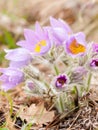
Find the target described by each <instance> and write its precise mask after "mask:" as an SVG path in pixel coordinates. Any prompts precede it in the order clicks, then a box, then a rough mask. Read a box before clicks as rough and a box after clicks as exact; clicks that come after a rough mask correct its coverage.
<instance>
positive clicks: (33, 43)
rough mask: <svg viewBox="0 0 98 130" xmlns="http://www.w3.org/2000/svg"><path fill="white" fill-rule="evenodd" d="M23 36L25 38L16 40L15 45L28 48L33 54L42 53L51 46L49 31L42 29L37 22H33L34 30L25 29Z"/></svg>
mask: <svg viewBox="0 0 98 130" xmlns="http://www.w3.org/2000/svg"><path fill="white" fill-rule="evenodd" d="M24 36H25V40H23V41H19V42H17V45H19V46H21V47H23V48H26V49H28V50H30V51H31V52H32V53H33V54H35V55H43V54H45V53H47V52H48V51H49V49H50V48H51V45H52V42H51V40H50V36H49V32H48V31H46V30H44V29H42V28H41V27H40V25H39V23H38V22H37V23H36V24H35V31H33V30H30V29H25V30H24Z"/></svg>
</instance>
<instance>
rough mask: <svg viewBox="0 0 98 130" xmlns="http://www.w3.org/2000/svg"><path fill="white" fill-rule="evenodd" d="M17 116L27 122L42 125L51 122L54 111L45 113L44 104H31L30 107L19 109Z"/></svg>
mask: <svg viewBox="0 0 98 130" xmlns="http://www.w3.org/2000/svg"><path fill="white" fill-rule="evenodd" d="M19 116H20V117H21V119H22V120H24V119H25V120H26V121H27V122H32V123H35V124H39V125H42V124H47V123H48V122H51V121H52V120H53V117H54V111H47V110H46V108H45V107H44V103H40V104H38V105H37V106H36V105H35V104H32V105H31V106H30V107H26V108H21V110H20V113H19Z"/></svg>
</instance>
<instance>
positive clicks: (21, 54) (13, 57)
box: [5, 48, 32, 68]
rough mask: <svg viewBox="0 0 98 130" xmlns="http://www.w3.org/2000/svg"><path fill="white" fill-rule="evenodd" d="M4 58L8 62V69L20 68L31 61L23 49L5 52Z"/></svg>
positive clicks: (30, 57) (26, 51) (29, 55)
mask: <svg viewBox="0 0 98 130" xmlns="http://www.w3.org/2000/svg"><path fill="white" fill-rule="evenodd" d="M5 52H6V53H7V54H6V56H5V58H6V59H8V60H10V67H14V68H15V67H16V68H21V67H24V66H25V65H28V64H29V63H30V62H31V61H32V56H31V54H30V52H29V51H28V50H27V49H25V48H17V49H10V50H5Z"/></svg>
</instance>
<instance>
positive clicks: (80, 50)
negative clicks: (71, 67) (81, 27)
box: [65, 32, 86, 57]
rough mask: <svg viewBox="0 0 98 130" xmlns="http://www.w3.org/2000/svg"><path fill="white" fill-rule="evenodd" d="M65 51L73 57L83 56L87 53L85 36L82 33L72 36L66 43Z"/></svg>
mask: <svg viewBox="0 0 98 130" xmlns="http://www.w3.org/2000/svg"><path fill="white" fill-rule="evenodd" d="M65 50H66V52H67V53H68V54H69V55H71V56H72V57H76V56H78V55H83V54H85V52H86V41H85V35H84V33H82V32H79V33H77V34H74V35H71V36H70V37H69V38H68V40H67V42H65Z"/></svg>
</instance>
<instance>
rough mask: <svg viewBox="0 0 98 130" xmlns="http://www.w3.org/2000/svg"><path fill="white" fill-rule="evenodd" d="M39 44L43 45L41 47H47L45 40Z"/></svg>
mask: <svg viewBox="0 0 98 130" xmlns="http://www.w3.org/2000/svg"><path fill="white" fill-rule="evenodd" d="M38 44H39V45H41V46H46V41H45V40H42V41H40V42H39V43H38Z"/></svg>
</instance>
